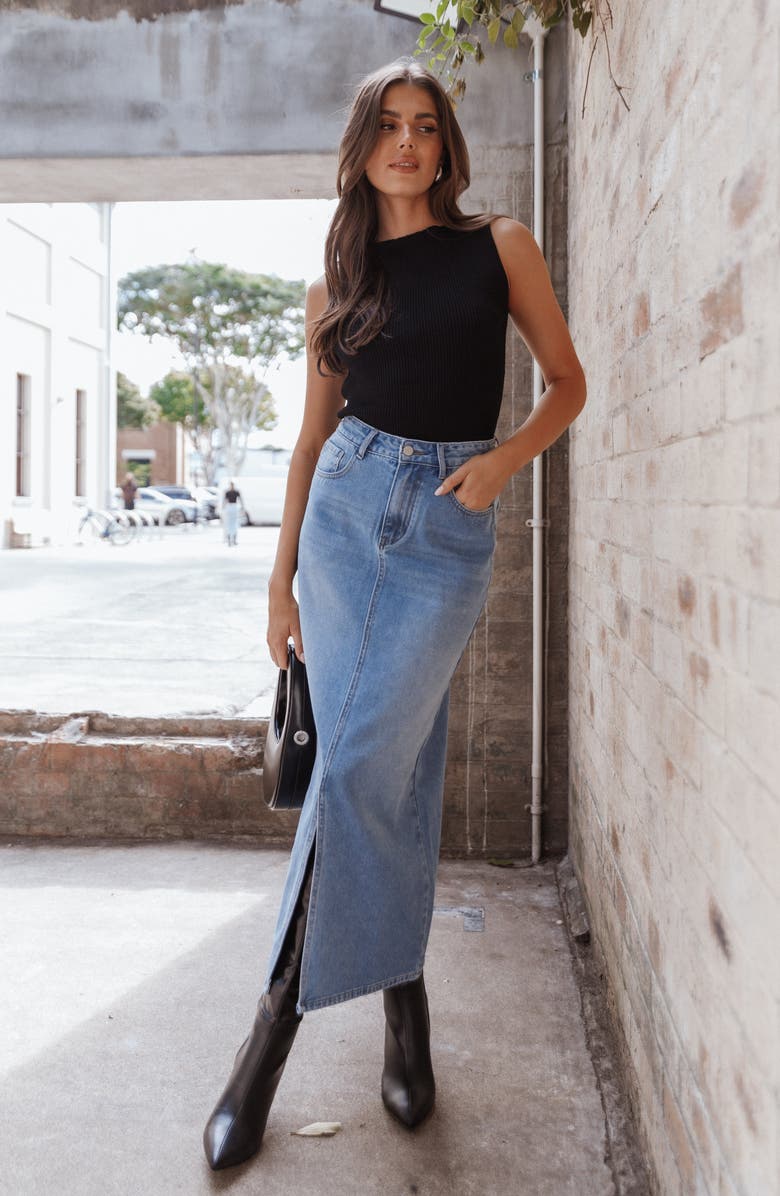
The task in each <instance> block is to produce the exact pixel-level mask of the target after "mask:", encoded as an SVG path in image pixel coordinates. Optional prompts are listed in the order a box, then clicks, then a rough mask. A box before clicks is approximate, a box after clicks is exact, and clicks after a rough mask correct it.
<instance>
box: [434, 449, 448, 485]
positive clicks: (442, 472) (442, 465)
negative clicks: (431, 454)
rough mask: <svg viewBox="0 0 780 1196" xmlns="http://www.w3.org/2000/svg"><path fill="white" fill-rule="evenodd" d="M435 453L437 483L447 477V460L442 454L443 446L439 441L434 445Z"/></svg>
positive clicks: (443, 453)
mask: <svg viewBox="0 0 780 1196" xmlns="http://www.w3.org/2000/svg"><path fill="white" fill-rule="evenodd" d="M436 452H437V453H438V456H439V481H441V479H442V478H445V477H446V476H447V458H446V455H445V452H444V445H443V444H442V443H441V441H438V442H437V444H436Z"/></svg>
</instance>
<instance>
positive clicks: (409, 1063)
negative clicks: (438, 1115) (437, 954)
mask: <svg viewBox="0 0 780 1196" xmlns="http://www.w3.org/2000/svg"><path fill="white" fill-rule="evenodd" d="M382 998H383V1001H384V1008H385V1066H384V1070H383V1072H382V1101H383V1102H384V1105H385V1107H386V1108H387V1109H388V1110H389V1111H390V1112H391V1113H392V1114H393V1116H394V1117H395V1118H396V1119H397V1120H398V1121H400V1122H401V1124H402V1125H405V1126H406V1127H407V1128H408V1129H414V1127H415V1126H418V1125H419V1124H420V1123H421V1122H422V1121H424V1120H425V1118H426V1117H427V1116H428V1115H429V1113H430V1112H431V1111H432V1109H433V1105H434V1100H435V1096H436V1083H435V1080H434V1075H433V1065H432V1063H431V1049H430V1029H431V1024H430V1014H429V1010H428V995H427V993H426V991H425V981H424V979H423V976H422V974H421V975H420V976H418V977H417V979H416V980H410V981H409V982H408V983H407V984H398V985H395V986H394V987H393V988H386V989H384V991H383V994H382Z"/></svg>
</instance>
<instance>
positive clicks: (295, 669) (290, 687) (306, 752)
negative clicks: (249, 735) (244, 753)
mask: <svg viewBox="0 0 780 1196" xmlns="http://www.w3.org/2000/svg"><path fill="white" fill-rule="evenodd" d="M316 749H317V732H316V729H315V726H314V715H313V713H312V708H311V699H310V697H309V682H308V678H307V676H306V665H305V664H304V663H303V661H301V660H299V659H298V657H297V656H296V655H295V645H294V644H293V643H290V642H288V644H287V668H286V669H279V676H278V677H277V679H276V692H275V693H274V700H273V705H272V707H271V716H270V718H269V720H268V733H267V735H266V739H265V748H264V750H263V798H264V799H265V802H266V804H267V805H268V806H269V807H270V808H271V809H272V810H300V808H301V806H302V805H303V800H304V798H305V797H306V790H307V789H308V787H309V781H310V779H311V774H312V769H313V768H314V757H315V755H316Z"/></svg>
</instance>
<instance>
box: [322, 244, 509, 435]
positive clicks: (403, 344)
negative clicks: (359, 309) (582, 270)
mask: <svg viewBox="0 0 780 1196" xmlns="http://www.w3.org/2000/svg"><path fill="white" fill-rule="evenodd" d="M369 253H370V254H371V255H372V257H373V260H375V261H376V262H377V263H378V265H379V266H380V267H381V268H383V269H384V271H385V273H386V276H387V280H388V286H389V306H390V316H389V319H388V322H387V324H386V325H385V327H384V328H383V329H382V331H381V333H380V334H379V335H378V336H376V337H374V339H373V340H372V341H371V342H370V343H369V344H367V345H363V346H362V348H360V349H359V350H358V351H357V353H356V354H355V355H354V356H351V357H350V356H349V355H348V354H345V353H342V352H341V351H339V358H340V361H341V362H342V369H348V370H349V373H348V376H347V377H346V379H345V380H344V384H343V386H342V393H343V395H344V398H345V399H346V400H347V405H346V406H345V407H342V408H341V410H340V411H339V412H338V417H339V419H342V418H343V417H344V416H345V415H356V416H358V418H359V419H362V420H364V421H365V422H366V423H367V424H371V425H372V426H373V427H375V428H379V429H380V430H381V431H383V432H391V433H392V434H393V435H396V436H408V437H409V438H410V439H411V438H414V439H420V440H489V439H490V438H491V437H493V436H495V431H496V424H497V422H498V414H499V410H500V408H501V397H502V392H503V386H504V368H505V350H506V328H507V318H508V311H509V306H508V305H509V282H508V280H507V276H506V272H505V270H504V267H503V265H502V262H501V258H500V257H499V254H498V250H497V249H496V246H495V242H494V241H493V234H492V233H491V231H490V225H489V224H486V225H484V226H483V227H482V228H477V229H451V228H447V227H445V226H444V225H432V226H431V227H430V228H424V229H420V230H418V231H417V232H416V233H409V234H408V235H407V236H405V237H393V238H391V239H390V240H388V241H373V242H372V243H371V245H370V246H369Z"/></svg>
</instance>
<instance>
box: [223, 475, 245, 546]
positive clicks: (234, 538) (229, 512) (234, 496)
mask: <svg viewBox="0 0 780 1196" xmlns="http://www.w3.org/2000/svg"><path fill="white" fill-rule="evenodd" d="M240 500H241V494H240V493H239V491H238V490H236V487H235V485H234V483H233V482H232V481H230V482H228V488H227V490H226V491H225V493H224V495H223V496H222V523H223V526H224V529H225V543H226V544H228V545H230V544H238V504H239V502H240Z"/></svg>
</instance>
